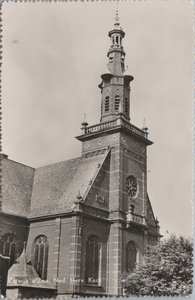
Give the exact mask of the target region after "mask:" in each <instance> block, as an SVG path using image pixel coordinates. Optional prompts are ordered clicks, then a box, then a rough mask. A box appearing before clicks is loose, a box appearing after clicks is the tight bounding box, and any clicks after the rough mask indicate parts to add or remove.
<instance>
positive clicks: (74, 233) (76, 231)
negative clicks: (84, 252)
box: [69, 216, 82, 294]
mask: <svg viewBox="0 0 195 300" xmlns="http://www.w3.org/2000/svg"><path fill="white" fill-rule="evenodd" d="M81 235H82V221H81V220H80V218H79V217H78V216H75V217H73V218H72V226H71V242H70V255H69V257H70V289H71V291H72V293H73V294H75V293H78V292H79V291H80V286H81V284H80V283H81V282H80V279H81Z"/></svg>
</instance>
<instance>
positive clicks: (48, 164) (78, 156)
mask: <svg viewBox="0 0 195 300" xmlns="http://www.w3.org/2000/svg"><path fill="white" fill-rule="evenodd" d="M79 158H82V156H78V157H75V158H70V159H67V160H61V161H58V162H55V163H51V164H48V165H44V166H41V167H37V168H35V171H36V170H37V169H41V168H45V167H49V166H52V165H57V164H60V163H63V162H67V161H71V160H76V159H79Z"/></svg>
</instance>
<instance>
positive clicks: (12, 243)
mask: <svg viewBox="0 0 195 300" xmlns="http://www.w3.org/2000/svg"><path fill="white" fill-rule="evenodd" d="M17 242H18V240H17V238H16V236H15V234H13V233H7V234H5V235H4V236H3V237H2V238H1V239H0V253H1V254H2V255H4V256H9V257H10V261H9V267H11V266H12V265H13V263H14V262H15V259H16V254H17Z"/></svg>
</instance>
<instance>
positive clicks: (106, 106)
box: [105, 96, 109, 112]
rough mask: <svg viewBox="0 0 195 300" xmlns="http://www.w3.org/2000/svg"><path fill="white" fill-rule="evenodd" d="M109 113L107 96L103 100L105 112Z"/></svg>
mask: <svg viewBox="0 0 195 300" xmlns="http://www.w3.org/2000/svg"><path fill="white" fill-rule="evenodd" d="M107 111H109V96H106V98H105V112H107Z"/></svg>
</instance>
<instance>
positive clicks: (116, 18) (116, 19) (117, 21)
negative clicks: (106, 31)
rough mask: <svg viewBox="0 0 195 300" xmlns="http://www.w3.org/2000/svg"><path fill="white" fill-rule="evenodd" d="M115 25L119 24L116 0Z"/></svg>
mask: <svg viewBox="0 0 195 300" xmlns="http://www.w3.org/2000/svg"><path fill="white" fill-rule="evenodd" d="M115 21H116V22H115V25H119V15H118V0H117V1H116V16H115Z"/></svg>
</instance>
